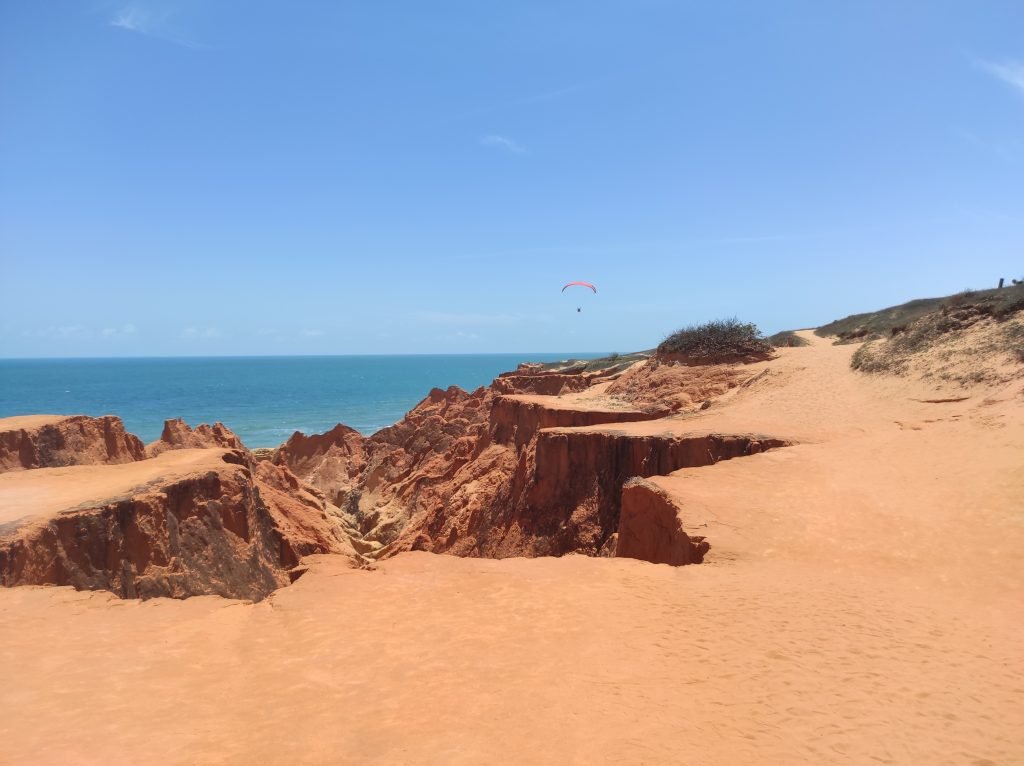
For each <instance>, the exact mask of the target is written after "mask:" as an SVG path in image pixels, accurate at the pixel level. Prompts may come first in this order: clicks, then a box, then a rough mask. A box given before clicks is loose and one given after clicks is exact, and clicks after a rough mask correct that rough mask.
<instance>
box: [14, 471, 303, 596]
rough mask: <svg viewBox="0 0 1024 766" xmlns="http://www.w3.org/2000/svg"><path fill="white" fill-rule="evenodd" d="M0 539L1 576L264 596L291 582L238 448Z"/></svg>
mask: <svg viewBox="0 0 1024 766" xmlns="http://www.w3.org/2000/svg"><path fill="white" fill-rule="evenodd" d="M225 458H226V459H227V460H230V461H232V462H224V463H223V467H222V468H214V469H211V470H206V471H202V472H199V473H196V474H192V475H188V476H184V477H175V478H174V479H171V480H169V481H167V482H157V484H156V486H152V487H147V488H145V489H143V490H142V491H139V492H137V493H134V494H131V495H128V496H125V497H120V498H115V499H111V500H108V501H105V502H101V503H98V504H96V505H94V506H92V507H79V508H75V509H74V510H70V511H65V512H62V513H59V514H56V515H55V516H53V517H51V518H48V519H43V520H40V521H37V522H30V523H29V524H28V525H27V526H25V527H21V528H19V529H17V530H16V531H15V532H14V533H13V534H8V535H5V538H0V579H2V583H3V585H5V586H12V585H43V584H52V585H72V586H74V587H75V588H78V589H80V590H109V591H111V592H113V593H115V594H117V595H119V596H121V597H123V598H140V597H141V598H149V597H152V596H173V597H178V598H180V597H184V596H193V595H200V594H217V595H221V596H230V597H234V598H248V599H260V598H263V597H264V596H266V595H267V594H268V593H270V592H271V591H273V590H274V589H276V588H278V587H280V586H281V585H285V584H287V583H288V576H287V574H286V572H285V569H286V567H285V565H284V563H283V562H282V556H281V549H282V541H281V538H280V535H279V534H278V533H277V532H276V530H275V527H274V522H273V519H272V517H271V514H270V513H269V512H268V509H267V507H266V506H265V504H264V503H263V501H262V499H261V497H260V494H259V492H258V491H257V489H256V486H255V483H254V482H253V480H252V475H251V473H250V472H249V470H248V469H247V468H246V467H245V465H244V460H243V459H242V456H241V455H239V454H237V453H225Z"/></svg>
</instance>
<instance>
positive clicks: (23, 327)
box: [0, 0, 1024, 357]
mask: <svg viewBox="0 0 1024 766" xmlns="http://www.w3.org/2000/svg"><path fill="white" fill-rule="evenodd" d="M0 266H2V269H0V281H2V287H0V290H2V292H0V295H2V296H3V307H4V310H3V312H2V315H0V356H3V357H12V356H122V355H125V356H133V355H177V354H188V355H205V354H289V353H295V354H345V353H430V352H466V353H476V352H506V351H507V352H524V351H538V352H539V351H556V352H561V351H628V350H633V349H639V348H648V347H651V346H653V345H655V344H656V343H657V342H658V341H659V340H660V339H661V338H662V337H663V336H664V335H665V334H667V333H668V332H670V331H672V330H674V329H676V328H677V327H679V326H682V325H686V324H689V323H692V322H699V321H703V320H706V319H712V318H718V317H730V316H738V317H739V318H741V319H743V320H746V321H753V322H756V323H757V324H758V325H759V326H760V327H761V328H762V329H763V330H765V331H766V332H773V331H776V330H779V329H784V328H792V327H805V326H813V325H817V324H821V323H824V322H828V321H830V320H832V319H835V318H838V317H841V316H845V315H847V314H850V313H853V312H857V311H864V310H870V309H873V308H878V307H882V306H885V305H891V304H893V303H897V302H902V301H904V300H908V299H910V298H914V297H922V296H929V295H941V294H946V293H950V292H955V291H957V290H961V289H964V288H967V287H987V286H994V285H995V283H996V281H997V280H998V278H999V277H1001V276H1002V277H1006V278H1007V279H1009V278H1010V277H1018V278H1019V277H1022V276H1024V3H1021V2H1020V0H1006V1H1004V2H999V1H998V0H991V1H990V0H985V1H982V0H963V1H962V2H953V1H951V0H921V1H920V2H910V1H905V2H904V1H897V0H877V1H875V0H861V1H859V2H849V3H823V2H820V0H777V1H776V2H772V3H749V2H743V3H741V2H668V1H662V0H621V1H605V2H602V1H600V0H587V1H586V2H558V1H557V0H543V1H540V0H538V1H536V2H535V1H533V0H517V1H516V2H512V1H511V0H509V1H508V2H482V1H481V0H462V1H461V2H453V1H450V0H436V1H435V2H431V3H423V2H385V1H384V0H378V1H376V2H370V1H367V2H354V1H353V2H342V1H341V0H339V1H338V2H318V3H310V2H299V1H293V2H271V1H269V0H263V1H258V0H177V1H168V2H157V1H156V0H152V1H145V2H127V3H124V2H103V1H102V0H96V1H95V2H39V1H38V0H6V1H5V2H4V3H3V4H2V5H0ZM577 279H583V280H589V281H592V282H594V283H596V284H597V285H598V289H599V293H598V294H597V295H587V294H583V293H580V294H577V295H570V294H568V293H567V294H565V295H563V294H561V293H560V292H559V288H560V287H561V285H562V284H563V283H565V282H567V281H569V280H577ZM577 306H579V307H581V308H582V309H583V310H582V312H579V313H577V312H576V310H575V309H576V307H577Z"/></svg>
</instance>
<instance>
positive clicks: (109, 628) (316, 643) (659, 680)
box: [0, 339, 1024, 766]
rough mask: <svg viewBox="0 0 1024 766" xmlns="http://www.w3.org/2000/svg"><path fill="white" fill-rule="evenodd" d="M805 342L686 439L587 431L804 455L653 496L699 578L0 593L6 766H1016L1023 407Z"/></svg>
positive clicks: (399, 579)
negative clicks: (723, 435) (260, 596)
mask: <svg viewBox="0 0 1024 766" xmlns="http://www.w3.org/2000/svg"><path fill="white" fill-rule="evenodd" d="M813 340H814V345H812V346H811V347H807V348H793V349H785V350H783V352H782V353H781V355H780V357H779V358H778V359H776V360H774V361H770V362H764V363H759V364H756V365H751V366H750V372H751V377H752V378H753V377H754V376H756V375H758V374H759V373H760V372H763V371H766V372H764V374H763V375H762V376H761V377H759V378H757V379H756V380H752V381H751V382H750V383H749V385H744V386H741V387H739V388H735V389H733V390H732V391H730V392H729V393H727V394H724V395H723V396H721V397H719V398H718V399H716V400H715V402H714V403H713V404H712V406H711V407H710V408H709V409H707V410H704V411H702V412H700V413H699V414H697V415H687V416H678V417H674V418H669V419H665V420H657V421H647V422H639V423H616V424H614V425H597V426H589V427H587V429H589V430H615V431H622V430H628V431H630V432H636V433H663V432H666V431H671V430H673V429H677V430H678V431H679V432H691V431H703V432H705V433H706V432H708V431H709V430H712V431H722V432H731V431H757V432H763V433H767V434H771V435H773V436H776V437H780V438H786V439H790V440H792V441H795V442H799V443H798V444H797V445H796V446H791V447H784V448H780V449H776V450H772V451H770V452H767V453H764V454H758V455H753V456H749V457H744V458H743V459H739V460H729V461H724V462H721V463H718V464H717V465H712V466H708V467H705V468H694V469H684V470H682V471H678V472H675V473H673V474H671V475H670V476H667V477H653V478H651V479H649V481H652V482H654V483H656V484H657V485H658V486H660V487H661V488H663V489H664V490H665V492H666V493H667V494H668V496H669V497H671V498H672V499H673V500H674V502H675V503H676V504H677V505H678V507H679V514H680V516H681V518H682V520H683V526H684V527H685V528H686V530H687V531H688V532H692V533H693V534H699V535H704V536H706V537H707V538H708V541H709V542H710V544H711V550H710V552H709V553H708V555H707V556H706V558H705V563H704V564H701V565H696V566H687V567H678V568H675V567H669V566H665V565H654V564H649V563H646V562H641V561H633V560H629V559H595V558H585V557H581V556H567V557H564V558H561V559H551V558H547V559H543V558H542V559H532V560H527V559H505V560H501V561H493V560H479V559H457V558H452V557H446V556H434V555H430V554H425V553H407V554H402V555H400V556H398V557H397V558H395V559H391V560H389V561H386V562H384V563H382V564H379V565H378V568H377V570H376V571H356V570H351V569H349V568H348V566H349V565H348V562H347V561H346V560H344V559H342V558H341V557H333V556H318V557H313V558H312V559H310V561H311V570H310V572H309V573H308V574H306V575H305V576H304V577H302V578H301V579H300V580H298V582H297V583H296V584H295V585H293V586H291V587H289V588H284V589H282V590H279V591H277V592H276V593H275V594H273V595H272V596H271V597H269V598H267V599H266V600H265V601H263V602H261V603H258V604H248V603H245V602H239V601H229V600H224V599H219V598H214V597H201V598H193V599H189V600H187V601H172V600H167V599H153V600H151V601H146V602H137V601H119V600H117V599H116V598H114V597H113V596H111V595H110V594H107V593H79V592H74V591H71V590H69V589H65V588H39V587H30V588H15V589H6V590H0V677H2V678H3V683H2V684H0V705H2V706H3V710H4V715H3V716H0V763H12V764H48V763H54V764H57V763H59V764H74V763H82V764H91V763H103V764H108V763H115V764H116V763H133V764H137V763H161V764H191V763H217V764H248V763H268V764H278V763H280V764H285V763H287V764H294V763H303V764H305V763H310V764H320V763H438V764H441V763H443V764H451V763H493V762H516V763H580V764H583V763H650V764H661V763H680V764H715V765H717V764H722V765H725V764H747V763H771V764H790V763H814V764H822V763H828V764H833V763H834V764H875V763H890V764H973V765H974V766H980V765H982V764H1014V763H1024V652H1022V651H1021V638H1020V637H1021V635H1022V632H1024V566H1022V565H1024V554H1022V552H1024V483H1022V475H1021V471H1020V469H1021V467H1022V466H1024V396H1022V394H1021V387H1020V383H1021V381H1020V380H1019V379H1018V380H1017V381H1016V382H1015V383H1013V384H1012V385H1006V386H1005V387H1003V388H999V389H993V388H974V389H967V390H955V391H935V390H934V388H933V387H932V386H930V385H926V384H924V383H921V382H918V381H914V380H909V379H898V378H868V377H865V376H862V375H861V374H859V373H856V372H853V371H851V370H850V369H849V366H848V362H849V356H850V354H851V353H852V351H853V348H852V347H849V346H842V347H834V346H831V345H829V344H827V343H826V342H823V341H821V340H820V339H813ZM594 395H595V396H597V395H600V396H604V395H605V394H604V393H603V392H594ZM573 396H574V397H575V398H577V399H585V398H586V396H585V392H584V393H583V394H574V395H573ZM964 396H966V397H967V398H966V399H962V397H964ZM540 398H541V399H542V398H543V397H540ZM930 399H931V400H939V399H961V400H960V401H942V402H939V401H934V402H929V401H927V400H930ZM118 468H119V469H120V468H121V467H118ZM103 470H110V469H103Z"/></svg>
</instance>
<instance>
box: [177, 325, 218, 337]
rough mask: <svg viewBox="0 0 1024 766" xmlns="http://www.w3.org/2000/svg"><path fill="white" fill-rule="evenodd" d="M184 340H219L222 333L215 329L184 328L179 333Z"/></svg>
mask: <svg viewBox="0 0 1024 766" xmlns="http://www.w3.org/2000/svg"><path fill="white" fill-rule="evenodd" d="M181 334H182V337H185V338H220V337H221V336H222V333H221V331H220V330H218V329H217V328H216V327H186V328H185V329H184V330H182V332H181Z"/></svg>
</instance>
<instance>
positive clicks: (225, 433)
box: [146, 418, 245, 457]
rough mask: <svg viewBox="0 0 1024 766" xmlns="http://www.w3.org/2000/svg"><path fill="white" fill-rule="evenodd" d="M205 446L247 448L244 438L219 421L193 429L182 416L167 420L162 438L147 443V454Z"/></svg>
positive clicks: (154, 454)
mask: <svg viewBox="0 0 1024 766" xmlns="http://www.w3.org/2000/svg"><path fill="white" fill-rule="evenodd" d="M204 447H224V448H226V449H245V445H244V444H242V440H241V439H239V438H238V436H237V435H236V434H235V433H234V432H233V431H232V430H231V429H230V428H228V427H227V426H226V425H224V424H223V423H220V422H217V423H214V424H213V425H212V426H211V425H207V424H206V423H200V424H199V425H198V426H196V427H195V429H192V428H190V427H189V425H188V423H186V422H185V421H184V420H182V419H181V418H174V419H173V420H165V421H164V430H163V433H161V434H160V438H159V439H157V440H156V441H155V442H151V443H149V444H147V445H146V456H147V457H156V456H157V455H159V454H160V453H161V452H166V451H167V450H169V449H202V448H204Z"/></svg>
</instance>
